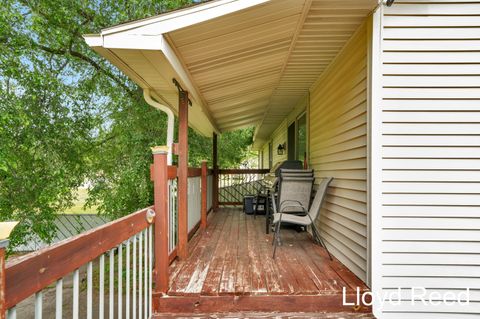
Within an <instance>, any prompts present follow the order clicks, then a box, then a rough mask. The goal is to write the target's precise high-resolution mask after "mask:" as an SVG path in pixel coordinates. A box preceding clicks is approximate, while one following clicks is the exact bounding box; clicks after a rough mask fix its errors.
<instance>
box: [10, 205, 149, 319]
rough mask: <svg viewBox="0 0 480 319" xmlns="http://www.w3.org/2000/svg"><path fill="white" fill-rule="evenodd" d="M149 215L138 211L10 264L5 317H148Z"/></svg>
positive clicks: (76, 318)
mask: <svg viewBox="0 0 480 319" xmlns="http://www.w3.org/2000/svg"><path fill="white" fill-rule="evenodd" d="M152 212H153V211H151V210H146V209H145V210H142V211H139V212H136V213H134V214H131V215H129V216H127V217H124V218H122V219H119V220H117V221H113V222H111V223H108V224H106V225H104V226H101V227H99V228H96V229H94V230H91V231H89V232H86V233H83V234H80V235H78V236H75V237H72V238H71V239H67V240H65V241H62V242H60V243H58V244H56V245H53V246H51V247H47V248H45V249H42V250H39V251H37V252H33V253H31V254H28V255H25V256H22V257H20V258H18V259H13V260H12V261H9V262H8V263H7V265H6V281H7V283H6V296H7V298H6V306H7V308H8V310H7V318H8V319H16V318H17V317H18V318H32V317H33V318H35V319H41V318H42V317H44V316H45V317H48V318H52V317H53V316H54V317H55V318H56V319H60V318H66V317H71V318H74V319H78V318H87V319H91V318H94V317H95V318H100V319H103V318H127V319H130V318H132V319H143V318H150V317H151V315H152V311H153V309H152V269H153V262H154V256H153V252H154V250H153V225H152V224H149V223H148V222H146V217H147V214H152ZM149 220H150V221H152V220H151V219H149ZM125 238H126V239H125ZM117 240H119V241H120V242H118V243H117V242H116V241H117ZM29 296H32V297H30V298H29ZM46 298H48V299H46ZM51 298H55V300H54V302H51ZM95 299H97V300H95ZM46 300H48V302H45V301H46ZM94 305H98V307H96V309H94Z"/></svg>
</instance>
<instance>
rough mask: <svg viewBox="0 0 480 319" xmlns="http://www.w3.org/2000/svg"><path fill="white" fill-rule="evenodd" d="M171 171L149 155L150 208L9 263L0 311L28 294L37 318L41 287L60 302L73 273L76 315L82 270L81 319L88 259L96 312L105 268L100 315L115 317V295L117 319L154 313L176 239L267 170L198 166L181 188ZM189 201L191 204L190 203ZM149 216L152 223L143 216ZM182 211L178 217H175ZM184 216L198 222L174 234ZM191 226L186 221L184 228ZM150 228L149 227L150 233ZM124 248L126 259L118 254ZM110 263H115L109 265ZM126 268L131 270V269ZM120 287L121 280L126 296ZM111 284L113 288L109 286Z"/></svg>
mask: <svg viewBox="0 0 480 319" xmlns="http://www.w3.org/2000/svg"><path fill="white" fill-rule="evenodd" d="M178 172H179V170H178V169H177V167H175V166H168V165H167V153H166V152H165V151H163V150H162V149H157V150H155V151H154V153H153V164H152V167H151V178H152V181H153V183H154V206H153V207H150V208H145V209H143V210H141V211H138V212H136V213H133V214H131V215H128V216H126V217H123V218H121V219H118V220H115V221H112V222H110V223H108V224H106V225H104V226H101V227H99V228H96V229H93V230H91V231H88V232H85V233H83V234H80V235H78V236H75V237H72V238H70V239H68V240H66V241H63V242H60V243H58V244H56V245H53V246H51V247H48V248H45V249H42V250H39V251H37V252H34V253H31V254H28V255H25V256H23V257H21V258H16V259H13V260H12V261H10V262H8V263H7V264H6V266H5V271H4V272H2V275H1V276H2V278H0V279H2V280H3V279H4V280H5V286H4V291H5V294H4V296H3V297H2V294H1V293H0V305H1V306H2V307H3V308H2V307H0V309H10V310H11V311H10V313H9V316H10V318H16V312H15V305H17V304H18V303H19V302H21V301H22V300H25V299H26V298H28V297H29V296H31V295H33V294H35V296H36V298H35V300H36V302H35V305H36V307H37V306H38V307H39V309H40V310H38V311H39V312H40V313H41V311H42V294H41V292H42V290H44V289H45V288H46V287H48V286H49V285H51V284H53V283H56V289H57V298H58V297H59V296H60V298H61V295H62V278H64V277H65V276H67V275H69V274H73V278H74V289H73V290H74V304H73V307H74V311H73V314H74V317H78V316H79V302H78V298H79V269H80V268H81V267H83V266H86V268H87V275H86V277H87V283H88V284H87V287H88V288H87V290H88V294H87V295H88V300H87V307H88V309H87V317H91V316H92V311H93V310H92V309H93V307H92V303H93V300H92V288H91V287H92V271H93V270H92V267H93V262H94V261H96V260H99V265H100V266H99V267H100V273H101V275H100V277H99V281H100V284H101V287H102V288H101V290H100V291H99V295H100V298H101V299H100V301H99V304H100V307H99V308H100V309H99V312H100V313H103V311H104V308H103V307H104V305H103V302H104V299H105V298H104V295H106V294H105V293H104V292H105V290H104V289H103V285H104V282H105V278H104V271H105V269H107V268H108V274H109V284H110V287H109V289H108V297H109V304H108V308H109V309H105V310H108V314H109V315H110V316H113V314H114V312H115V309H114V308H113V307H114V306H113V304H114V291H115V290H116V296H117V297H116V298H118V302H117V307H116V308H117V309H116V312H117V313H116V317H122V312H124V311H127V312H129V313H130V312H133V311H137V310H138V312H137V314H138V316H137V317H138V318H147V317H148V316H150V315H151V314H152V313H153V312H154V311H158V310H159V309H154V305H155V303H153V302H152V295H162V294H164V293H166V292H167V290H168V283H169V272H168V268H169V264H170V262H171V261H172V260H173V259H174V258H175V257H176V256H177V247H178V246H179V245H182V244H183V245H184V246H186V245H187V242H184V243H182V242H181V241H182V240H186V241H188V239H189V238H190V237H191V235H192V234H193V233H194V232H195V231H196V230H197V229H198V228H202V229H204V228H206V227H207V215H208V212H210V211H211V210H213V209H215V207H218V205H239V204H241V201H242V199H243V196H245V195H248V194H254V193H255V192H257V191H258V190H259V188H260V184H259V181H260V180H261V179H262V178H263V176H264V174H266V173H267V172H268V170H262V169H214V170H209V169H208V168H207V164H206V163H205V162H204V163H202V167H201V168H189V169H188V170H187V181H188V182H189V184H187V187H183V189H182V190H180V189H178V188H177V186H176V182H177V178H178ZM190 182H191V184H190ZM190 186H191V187H190ZM189 189H190V193H186V194H184V195H183V196H182V197H183V198H187V201H189V204H188V206H189V209H190V210H186V211H181V210H178V209H177V206H176V205H177V203H178V201H177V200H176V199H177V197H178V198H180V196H179V191H183V192H189ZM199 193H200V194H199ZM192 200H195V201H196V202H192ZM184 206H185V205H184ZM152 208H153V210H152ZM155 212H156V213H155ZM149 214H150V215H151V216H150V217H151V218H148V215H149ZM182 214H185V215H183V216H182ZM188 215H191V216H195V218H198V222H197V220H194V222H195V223H196V224H195V225H193V226H192V225H190V227H187V229H185V227H183V228H182V229H180V227H178V220H181V219H183V220H188ZM192 223H193V222H192V221H191V223H190V224H192ZM153 225H154V226H155V229H154V231H153ZM188 228H190V229H188ZM180 231H187V234H183V235H182V236H181V235H180V233H179V232H180ZM188 232H190V234H188ZM137 245H138V254H137ZM124 250H125V251H126V254H124ZM115 255H116V257H115ZM105 256H108V258H109V259H108V260H109V263H108V265H107V266H108V267H107V268H105V267H106V266H105V265H106V264H105ZM137 257H138V259H137ZM115 258H117V262H116V264H115ZM123 258H125V260H124V259H123ZM115 265H116V267H117V268H116V269H117V271H118V274H117V275H116V274H115V273H114V269H115ZM137 265H138V268H137ZM132 266H133V269H131V268H132ZM123 267H125V268H123ZM123 269H126V274H127V278H126V279H124V272H123ZM131 270H132V272H133V273H132V272H131ZM137 270H138V271H137ZM115 277H118V278H117V281H115V280H114V278H115ZM131 278H132V279H131ZM137 279H138V281H137ZM122 283H125V293H126V297H125V299H124V297H123V296H124V293H123V292H122V291H123V290H122V289H123V287H122ZM114 284H115V285H116V286H113V285H114ZM131 284H133V287H131ZM137 284H138V285H137ZM123 305H125V306H126V307H123ZM58 307H60V310H58ZM36 309H37V308H36ZM36 311H37V310H36ZM56 311H57V315H56V316H57V317H61V313H62V302H61V299H60V302H59V301H57V309H56ZM4 317H5V313H4V312H3V313H1V312H0V319H3V318H4Z"/></svg>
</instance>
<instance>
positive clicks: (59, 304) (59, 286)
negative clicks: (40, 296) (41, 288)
mask: <svg viewBox="0 0 480 319" xmlns="http://www.w3.org/2000/svg"><path fill="white" fill-rule="evenodd" d="M62 312H63V279H59V280H57V283H56V284H55V318H56V319H62V316H63V314H62Z"/></svg>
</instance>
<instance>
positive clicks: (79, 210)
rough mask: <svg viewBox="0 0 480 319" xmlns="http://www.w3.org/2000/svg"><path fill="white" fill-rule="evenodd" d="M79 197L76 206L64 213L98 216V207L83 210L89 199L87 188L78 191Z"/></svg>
mask: <svg viewBox="0 0 480 319" xmlns="http://www.w3.org/2000/svg"><path fill="white" fill-rule="evenodd" d="M77 195H78V197H77V200H76V201H75V203H74V205H73V206H72V207H70V208H69V209H67V210H66V211H65V212H64V213H65V214H96V213H97V208H96V207H90V208H87V209H83V205H84V204H85V202H86V200H87V197H88V190H87V189H86V188H83V187H80V188H79V189H78V190H77Z"/></svg>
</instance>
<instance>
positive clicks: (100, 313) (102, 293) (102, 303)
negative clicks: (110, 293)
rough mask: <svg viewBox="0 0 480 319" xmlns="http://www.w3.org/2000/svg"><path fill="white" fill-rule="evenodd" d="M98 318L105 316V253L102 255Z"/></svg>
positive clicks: (101, 318)
mask: <svg viewBox="0 0 480 319" xmlns="http://www.w3.org/2000/svg"><path fill="white" fill-rule="evenodd" d="M99 272H100V276H99V291H98V295H99V299H100V300H99V302H98V318H99V319H103V318H104V317H105V254H103V255H101V256H100V270H99Z"/></svg>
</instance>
